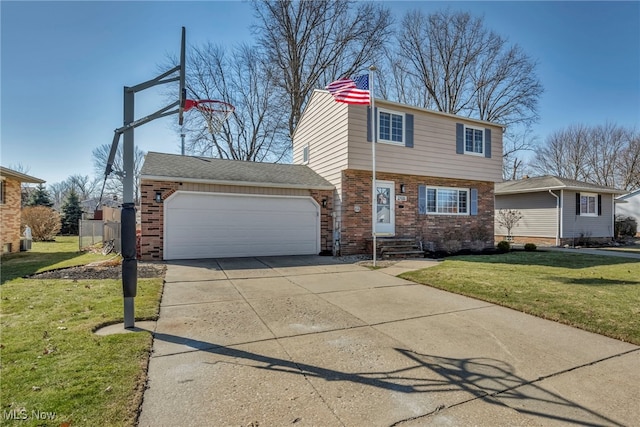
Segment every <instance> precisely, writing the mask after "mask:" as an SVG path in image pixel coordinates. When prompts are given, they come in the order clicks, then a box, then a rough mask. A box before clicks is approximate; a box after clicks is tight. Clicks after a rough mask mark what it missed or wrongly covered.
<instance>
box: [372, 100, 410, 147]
mask: <svg viewBox="0 0 640 427" xmlns="http://www.w3.org/2000/svg"><path fill="white" fill-rule="evenodd" d="M378 141H379V142H390V143H393V144H402V145H404V143H405V141H404V114H403V113H397V112H393V111H389V110H383V109H378Z"/></svg>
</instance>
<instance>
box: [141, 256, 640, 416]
mask: <svg viewBox="0 0 640 427" xmlns="http://www.w3.org/2000/svg"><path fill="white" fill-rule="evenodd" d="M433 263H434V262H433V261H426V260H425V261H406V262H402V263H399V264H396V265H395V266H394V267H390V268H386V269H381V270H376V271H370V270H368V269H366V268H364V267H360V266H357V265H353V264H345V263H342V262H339V261H337V260H334V259H333V258H331V257H267V258H244V259H218V260H197V261H183V262H173V263H170V264H169V265H168V269H167V274H166V284H165V288H164V293H163V298H162V306H161V311H160V318H159V320H158V322H157V326H156V330H155V332H154V336H155V340H154V344H153V354H152V357H151V360H150V364H149V383H148V389H147V390H146V392H145V395H144V402H143V405H142V412H141V414H140V418H139V425H141V426H171V427H175V426H178V425H180V426H243V427H244V426H253V427H255V426H287V425H292V426H396V425H399V426H467V425H478V426H485V425H486V426H500V425H503V426H549V425H592V426H596V425H597V426H600V425H610V426H621V425H637V423H638V420H640V405H638V402H640V347H637V346H634V345H630V344H627V343H623V342H621V341H617V340H613V339H609V338H605V337H603V336H600V335H596V334H591V333H588V332H584V331H582V330H578V329H574V328H571V327H568V326H564V325H560V324H558V323H554V322H550V321H546V320H542V319H539V318H536V317H532V316H528V315H526V314H522V313H519V312H516V311H513V310H509V309H506V308H503V307H499V306H496V305H493V304H489V303H486V302H482V301H478V300H474V299H471V298H466V297H462V296H458V295H454V294H450V293H447V292H443V291H440V290H436V289H432V288H429V287H426V286H422V285H416V284H414V283H411V282H408V281H405V280H402V279H399V278H397V277H395V274H398V273H400V272H402V271H404V270H409V269H417V268H421V267H426V266H429V265H432V264H433Z"/></svg>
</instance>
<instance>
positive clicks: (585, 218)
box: [495, 176, 622, 246]
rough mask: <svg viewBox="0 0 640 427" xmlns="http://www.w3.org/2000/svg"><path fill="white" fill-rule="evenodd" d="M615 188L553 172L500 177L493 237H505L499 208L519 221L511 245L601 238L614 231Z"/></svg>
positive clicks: (584, 241) (571, 242)
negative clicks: (512, 212) (503, 179)
mask: <svg viewBox="0 0 640 427" xmlns="http://www.w3.org/2000/svg"><path fill="white" fill-rule="evenodd" d="M621 193H622V192H621V191H620V190H617V189H615V188H611V187H605V186H600V185H595V184H590V183H587V182H582V181H575V180H572V179H566V178H559V177H556V176H541V177H534V178H528V177H527V178H524V179H520V180H514V181H506V182H501V183H498V184H496V187H495V199H496V202H495V209H496V212H495V215H496V224H495V230H496V231H495V233H496V240H503V239H505V238H506V237H507V230H506V228H505V227H503V226H501V225H500V224H499V216H500V210H503V209H504V210H507V209H513V210H517V211H519V212H520V213H521V214H522V219H521V220H520V221H519V222H518V223H517V224H516V226H515V227H514V228H513V229H512V230H511V235H512V236H511V237H512V241H513V242H514V243H536V244H538V245H549V246H561V245H571V246H575V245H585V244H589V243H599V242H607V241H610V240H611V239H613V234H614V198H615V197H616V196H617V195H619V194H621Z"/></svg>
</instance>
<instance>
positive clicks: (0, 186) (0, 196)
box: [0, 179, 6, 205]
mask: <svg viewBox="0 0 640 427" xmlns="http://www.w3.org/2000/svg"><path fill="white" fill-rule="evenodd" d="M4 191H5V185H4V179H0V205H4V203H5V197H6V196H5V194H4Z"/></svg>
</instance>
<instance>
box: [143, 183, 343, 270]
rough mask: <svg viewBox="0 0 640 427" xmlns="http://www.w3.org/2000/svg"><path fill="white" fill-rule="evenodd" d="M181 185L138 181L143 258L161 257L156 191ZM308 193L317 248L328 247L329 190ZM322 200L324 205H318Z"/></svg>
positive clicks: (160, 216) (330, 225) (166, 192)
mask: <svg viewBox="0 0 640 427" xmlns="http://www.w3.org/2000/svg"><path fill="white" fill-rule="evenodd" d="M180 188H181V184H180V183H178V182H171V181H146V180H143V181H142V182H141V183H140V216H141V235H140V257H141V259H143V260H162V259H163V230H164V209H163V208H164V206H163V204H162V203H157V202H156V201H155V200H154V199H155V195H156V192H158V191H159V192H161V193H162V198H163V199H166V198H167V197H169V196H170V195H171V194H173V193H174V192H175V191H177V190H179V189H180ZM309 195H310V196H311V197H313V199H314V200H315V201H316V202H317V203H318V204H319V205H320V213H321V215H320V245H321V246H320V247H321V251H331V249H332V245H333V218H332V216H331V212H333V190H309ZM322 200H326V201H327V202H326V205H327V206H326V207H322Z"/></svg>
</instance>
